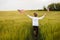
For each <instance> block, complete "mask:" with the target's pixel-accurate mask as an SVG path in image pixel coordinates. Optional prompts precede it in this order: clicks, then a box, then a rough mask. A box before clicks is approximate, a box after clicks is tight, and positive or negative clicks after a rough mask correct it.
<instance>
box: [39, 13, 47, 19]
mask: <svg viewBox="0 0 60 40" xmlns="http://www.w3.org/2000/svg"><path fill="white" fill-rule="evenodd" d="M45 16H46V13H45V14H44V15H43V16H41V17H39V18H38V19H43V18H44V17H45Z"/></svg>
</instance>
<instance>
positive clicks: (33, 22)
mask: <svg viewBox="0 0 60 40" xmlns="http://www.w3.org/2000/svg"><path fill="white" fill-rule="evenodd" d="M27 16H28V17H29V18H31V19H32V25H33V26H39V23H38V20H39V19H40V20H41V19H43V18H44V16H45V15H43V16H42V17H32V16H30V15H27Z"/></svg>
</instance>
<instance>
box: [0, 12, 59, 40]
mask: <svg viewBox="0 0 60 40" xmlns="http://www.w3.org/2000/svg"><path fill="white" fill-rule="evenodd" d="M33 12H37V13H38V17H39V16H42V15H43V14H44V13H47V15H46V17H45V18H44V19H43V20H39V38H38V39H39V40H42V39H44V40H60V11H50V12H46V11H25V12H24V13H28V14H29V15H32V16H33ZM33 39H34V37H33V28H32V23H31V19H30V18H29V17H27V16H26V15H25V14H20V13H19V12H18V11H0V40H33Z"/></svg>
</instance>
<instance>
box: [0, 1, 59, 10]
mask: <svg viewBox="0 0 60 40" xmlns="http://www.w3.org/2000/svg"><path fill="white" fill-rule="evenodd" d="M57 2H59V3H60V0H0V10H17V9H24V10H36V9H43V7H44V6H45V7H47V5H49V4H51V3H57Z"/></svg>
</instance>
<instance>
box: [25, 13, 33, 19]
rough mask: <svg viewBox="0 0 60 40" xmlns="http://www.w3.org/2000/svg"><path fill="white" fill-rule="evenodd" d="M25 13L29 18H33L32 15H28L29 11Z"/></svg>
mask: <svg viewBox="0 0 60 40" xmlns="http://www.w3.org/2000/svg"><path fill="white" fill-rule="evenodd" d="M25 15H27V16H28V17H29V18H33V17H32V16H30V15H28V14H27V13H26V14H25Z"/></svg>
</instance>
